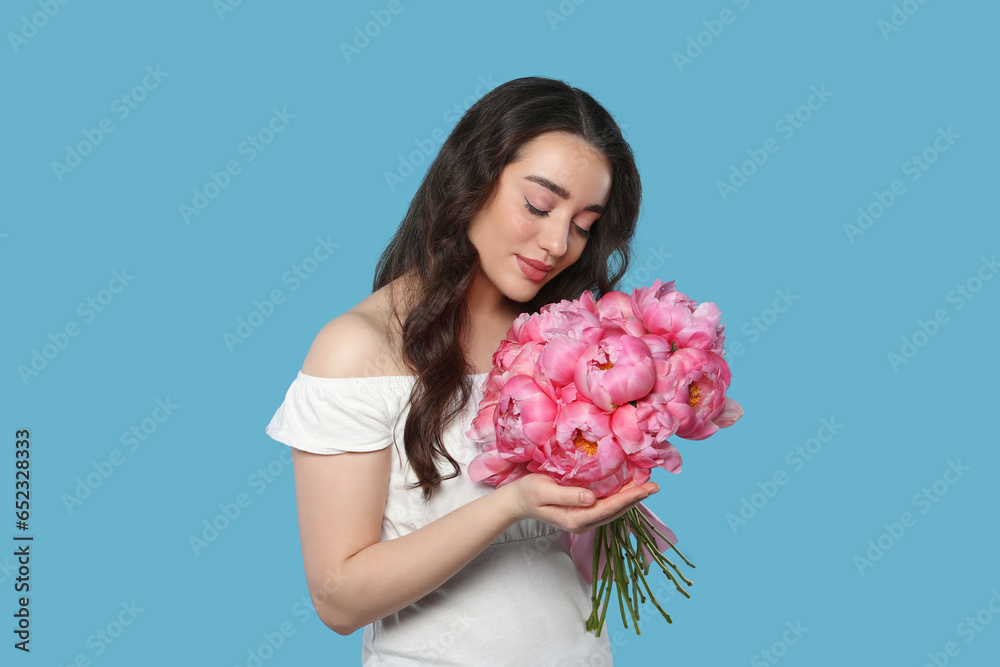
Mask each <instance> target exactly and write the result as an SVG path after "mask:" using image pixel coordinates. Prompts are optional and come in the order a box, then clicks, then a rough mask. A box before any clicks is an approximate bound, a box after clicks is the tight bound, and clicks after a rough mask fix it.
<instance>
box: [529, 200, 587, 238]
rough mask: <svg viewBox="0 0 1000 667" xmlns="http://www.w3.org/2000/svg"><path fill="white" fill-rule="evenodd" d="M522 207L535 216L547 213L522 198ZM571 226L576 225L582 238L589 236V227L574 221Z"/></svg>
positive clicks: (542, 216)
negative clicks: (585, 227)
mask: <svg viewBox="0 0 1000 667" xmlns="http://www.w3.org/2000/svg"><path fill="white" fill-rule="evenodd" d="M524 208H526V209H527V210H528V213H530V214H531V215H535V216H538V217H540V218H544V217H546V216H547V215H548V214H549V212H548V211H542V210H539V209H537V208H535V207H534V206H532V205H531V202H529V201H528V200H527V199H525V200H524ZM573 226H574V227H576V231H577V232H578V233H579V234H580V235H581V236H582V237H583V238H589V237H590V230H589V229H584V228H583V227H581V226H580V225H578V224H576V223H575V222H574V223H573Z"/></svg>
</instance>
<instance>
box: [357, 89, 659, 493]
mask: <svg viewBox="0 0 1000 667" xmlns="http://www.w3.org/2000/svg"><path fill="white" fill-rule="evenodd" d="M550 131H562V132H568V133H570V134H572V135H575V136H577V137H579V138H581V139H583V140H584V141H585V142H586V143H587V144H589V145H590V146H591V147H593V148H594V149H596V150H597V151H598V152H599V153H601V154H603V155H604V157H605V158H607V160H608V162H609V163H610V165H611V179H612V180H611V192H610V194H609V196H608V201H607V205H606V207H605V211H604V213H603V214H602V215H601V218H600V220H599V221H598V222H597V224H595V225H593V227H592V228H591V234H590V237H589V238H588V240H587V244H586V246H585V249H584V251H583V254H582V255H581V257H580V258H579V259H578V260H577V261H576V262H575V263H573V264H572V265H570V266H568V267H566V268H565V269H564V270H563V271H561V272H560V273H559V274H557V275H556V276H555V277H554V278H552V280H550V281H549V282H548V283H546V284H545V285H544V286H543V287H542V288H541V289H540V290H539V291H538V294H537V295H536V296H535V298H534V299H532V300H531V301H529V302H525V303H515V302H513V301H511V302H510V305H511V306H512V308H513V309H514V310H515V311H516V312H522V313H523V312H534V311H537V310H538V309H539V308H541V306H543V305H544V304H547V303H553V302H558V301H561V300H562V299H575V298H577V297H579V296H580V294H581V293H583V291H584V290H591V291H592V292H593V293H594V296H595V297H596V298H599V297H600V296H601V295H603V294H604V293H606V292H609V291H611V290H614V289H616V288H617V285H618V282H619V281H620V280H621V279H622V277H623V276H624V275H625V273H626V271H627V270H628V265H629V260H630V259H631V255H632V250H631V242H632V237H633V235H634V233H635V227H636V222H637V220H638V217H639V206H640V202H641V199H642V187H641V185H640V182H639V172H638V169H637V168H636V164H635V158H634V156H633V154H632V149H631V147H630V146H629V145H628V143H627V142H626V141H625V139H624V138H623V137H622V133H621V129H620V128H619V127H618V124H617V123H616V122H615V120H614V119H613V118H612V116H611V114H609V113H608V112H607V110H605V109H604V107H602V106H601V105H600V104H598V103H597V101H596V100H595V99H594V98H593V97H591V96H590V95H589V94H587V93H586V92H584V91H582V90H580V89H579V88H573V87H571V86H569V85H568V84H566V83H565V82H563V81H560V80H556V79H548V78H541V77H524V78H520V79H514V80H512V81H508V82H506V83H504V84H501V85H499V86H497V87H496V88H494V89H493V90H491V91H490V92H488V93H487V94H486V95H484V96H483V97H482V98H480V99H479V101H477V102H476V103H475V104H473V105H472V107H471V108H469V110H468V111H467V112H466V113H465V115H464V116H462V118H461V119H460V120H459V121H458V124H457V125H456V126H455V128H454V129H453V130H452V132H451V134H450V135H449V136H448V138H447V140H445V142H444V144H443V145H442V146H441V149H440V151H439V152H438V155H437V157H436V158H435V160H434V162H433V163H431V165H430V167H429V168H428V170H427V173H426V175H425V176H424V178H423V181H422V182H421V184H420V187H419V189H418V190H417V192H416V195H414V197H413V201H412V202H411V203H410V207H409V209H408V210H407V212H406V216H405V217H404V218H403V221H402V223H401V224H400V226H399V229H398V230H397V231H396V233H395V235H393V237H392V239H391V240H390V241H389V244H388V246H386V248H385V250H384V251H383V253H382V256H381V257H380V258H379V261H378V265H377V267H376V269H375V278H374V280H373V283H372V291H373V292H374V291H376V290H378V289H380V288H382V287H384V286H385V285H388V284H389V283H391V282H392V281H393V280H395V279H396V278H399V277H401V276H403V275H405V274H409V275H410V276H411V277H414V278H415V279H416V280H414V284H415V285H416V288H415V290H414V293H413V294H412V295H411V298H410V300H409V302H408V303H407V305H406V307H405V309H406V313H405V322H404V321H403V320H402V315H401V313H400V312H399V310H398V309H397V308H396V306H393V316H394V317H395V318H396V322H397V323H398V324H399V326H400V327H401V332H402V340H403V348H402V355H403V358H404V361H405V362H406V363H407V364H408V365H409V366H410V368H411V370H412V371H413V372H414V374H415V375H416V379H415V382H414V385H413V390H412V392H411V394H410V397H409V400H410V412H409V414H408V416H407V419H406V424H405V427H404V430H403V434H404V435H403V438H404V441H405V451H406V455H407V458H408V459H409V462H410V465H411V467H412V468H413V470H414V472H415V473H416V476H417V479H418V480H419V482H418V483H417V484H416V487H419V488H421V489H422V490H423V494H424V498H425V499H428V498H430V497H431V494H432V493H433V491H435V490H436V489H437V488H438V485H439V484H440V483H441V482H442V481H444V480H446V479H451V478H453V477H456V476H458V475H459V474H460V466H459V465H458V463H457V462H456V461H455V459H454V458H452V456H451V455H450V454H449V453H448V451H447V449H446V448H445V446H444V444H443V442H442V440H441V434H442V432H443V430H444V429H445V428H446V427H447V426H448V425H449V424H450V423H451V421H452V420H454V419H455V417H457V416H458V415H459V414H460V413H461V412H462V409H463V406H464V405H465V404H466V403H467V401H468V399H469V396H470V395H471V392H472V390H473V386H472V375H471V374H472V373H473V372H474V369H473V367H472V366H471V365H470V364H469V362H468V360H467V359H466V357H465V354H464V351H463V349H462V344H461V343H462V340H463V337H464V335H465V332H466V330H467V328H468V326H469V317H470V316H469V311H468V307H467V305H466V302H465V293H466V290H467V289H468V287H469V285H470V284H471V282H472V279H473V277H474V276H475V274H476V271H477V270H478V268H479V255H478V253H477V251H476V248H475V246H473V245H472V242H471V241H470V240H469V237H468V234H467V231H468V228H469V223H470V221H471V220H472V219H473V217H474V216H475V215H476V213H478V212H479V211H480V209H482V208H483V207H484V206H485V205H486V203H487V202H488V201H489V199H490V197H491V195H492V194H493V191H494V189H495V188H496V185H497V182H498V180H499V178H500V173H501V171H503V168H504V167H505V166H506V165H508V164H510V163H511V162H516V161H517V160H518V159H519V158H520V157H521V152H522V147H523V146H524V144H525V143H527V142H529V141H530V140H532V139H533V138H535V137H536V136H538V135H539V134H542V133H543V132H550ZM393 302H394V300H393ZM437 461H446V462H447V463H449V464H450V465H451V467H452V468H453V471H452V472H451V473H449V474H447V475H442V473H441V472H440V471H439V470H438V467H437V464H436V462H437Z"/></svg>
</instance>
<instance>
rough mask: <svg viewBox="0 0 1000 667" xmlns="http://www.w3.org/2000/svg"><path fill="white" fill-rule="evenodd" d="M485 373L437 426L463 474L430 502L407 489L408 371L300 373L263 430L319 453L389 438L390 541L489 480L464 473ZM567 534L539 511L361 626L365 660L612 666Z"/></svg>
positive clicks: (386, 525)
mask: <svg viewBox="0 0 1000 667" xmlns="http://www.w3.org/2000/svg"><path fill="white" fill-rule="evenodd" d="M486 375H487V374H486V373H481V374H478V375H474V376H472V378H473V381H474V385H475V388H474V390H473V393H472V395H471V396H470V398H469V403H468V405H466V406H465V408H464V413H463V415H462V416H460V417H459V418H458V419H456V420H455V421H453V422H452V424H451V425H450V426H449V427H448V428H447V429H446V430H445V432H444V433H443V434H442V439H443V442H444V443H445V446H446V447H447V448H448V451H449V453H450V454H451V455H452V456H453V457H454V458H455V460H456V461H457V462H458V463H459V464H460V465H461V468H462V474H461V475H460V476H458V477H456V478H453V479H449V480H445V481H444V482H442V483H441V485H440V487H439V488H438V490H437V491H436V492H435V493H434V495H433V496H432V497H431V499H430V501H428V502H424V500H423V495H422V492H421V491H420V489H410V488H409V487H410V485H411V484H412V483H413V482H415V481H416V476H415V475H414V473H413V471H412V469H411V468H410V465H409V462H408V461H407V458H406V453H405V451H404V449H403V426H404V424H405V422H406V414H407V412H408V410H409V406H408V404H407V403H408V398H409V394H410V390H411V388H412V386H413V382H414V377H413V376H408V375H385V376H377V377H356V378H321V377H315V376H312V375H306V374H304V373H303V372H302V371H299V372H298V374H297V376H296V377H295V379H294V380H293V381H292V383H291V386H290V387H289V388H288V391H287V393H286V394H285V399H284V401H283V402H282V404H281V405H280V407H279V408H278V410H277V412H275V414H274V416H273V417H272V418H271V421H270V423H269V424H268V425H267V427H266V428H265V432H266V433H267V435H269V436H271V437H272V438H274V439H275V440H277V441H278V442H281V443H284V444H286V445H289V446H291V447H295V448H298V449H301V450H304V451H307V452H313V453H316V454H329V455H335V454H339V453H343V452H370V451H375V450H378V449H382V448H384V447H393V449H394V452H393V453H394V456H393V457H392V467H391V469H390V473H389V493H388V497H387V498H386V502H385V511H384V515H383V519H382V539H383V540H391V539H394V538H396V537H400V536H402V535H406V534H407V533H410V532H412V531H415V530H418V529H419V528H420V527H422V526H424V525H426V524H428V523H430V522H431V521H434V520H435V519H437V518H438V517H441V516H444V515H445V514H447V513H448V512H451V511H452V510H454V509H456V508H458V507H460V506H462V505H464V504H466V503H468V502H471V501H472V500H475V499H476V498H479V497H480V496H483V495H485V494H487V493H489V492H490V491H492V490H493V488H492V487H491V486H489V485H487V484H485V483H483V482H473V481H472V480H471V479H469V477H468V476H467V475H466V467H467V466H468V464H469V462H470V461H471V460H472V458H473V457H474V456H475V455H476V454H477V453H478V451H477V449H476V445H475V443H473V442H472V441H471V440H469V439H468V438H467V437H466V436H465V431H466V430H468V427H469V425H471V423H472V418H473V417H474V416H475V413H476V409H477V407H478V405H479V401H480V399H481V398H482V387H481V385H482V382H483V381H484V380H485V379H486ZM393 434H395V443H396V444H395V445H393ZM567 538H568V533H566V532H565V531H562V530H560V529H558V528H556V527H554V526H551V525H549V524H546V523H544V522H541V521H536V520H533V519H528V520H524V521H520V522H518V523H516V524H514V525H513V526H511V527H510V528H509V529H508V530H507V531H506V532H505V533H504V534H503V535H501V536H500V537H499V538H498V539H497V540H495V541H494V542H493V543H492V544H491V545H489V546H488V547H487V548H486V549H485V550H484V551H483V552H482V553H481V554H479V555H478V556H476V558H474V559H473V560H472V561H470V562H469V564H468V565H466V566H465V567H464V568H462V569H461V570H460V571H459V572H457V573H456V574H455V575H454V576H453V577H451V578H450V579H449V580H448V581H446V582H445V583H444V584H443V585H441V586H440V587H439V588H437V589H436V590H434V591H432V592H431V593H429V594H427V595H426V596H424V597H423V598H421V599H420V600H419V601H417V602H415V603H413V604H411V605H409V606H408V607H405V608H403V609H401V610H400V611H398V612H396V613H394V614H391V615H389V616H387V617H385V618H383V619H381V620H378V621H376V622H375V623H372V624H370V625H367V626H365V629H364V636H363V639H362V663H363V665H365V666H368V665H393V666H395V665H442V666H444V665H519V666H520V665H532V666H538V667H542V666H546V665H560V666H562V665H566V666H574V667H575V666H577V665H588V666H590V665H611V664H613V663H612V656H611V646H610V643H609V641H608V630H607V628H605V630H604V631H603V632H602V633H601V637H595V636H594V634H593V633H591V632H587V631H586V629H585V628H584V623H585V621H586V619H587V618H588V617H589V616H590V610H591V601H590V594H591V587H590V585H589V584H587V583H586V582H585V581H584V580H583V578H582V577H581V576H580V574H579V572H578V571H577V568H576V565H575V564H574V563H573V561H572V559H571V558H570V555H569V551H568V539H567Z"/></svg>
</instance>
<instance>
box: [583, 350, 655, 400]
mask: <svg viewBox="0 0 1000 667" xmlns="http://www.w3.org/2000/svg"><path fill="white" fill-rule="evenodd" d="M573 379H574V383H575V384H576V389H577V391H578V392H580V394H582V395H583V396H584V397H586V398H588V399H590V400H591V401H593V402H594V404H595V405H597V406H599V407H600V408H602V409H603V410H607V411H609V412H610V411H612V410H614V409H615V406H616V405H620V404H622V403H626V402H628V401H634V400H636V399H638V398H642V397H643V396H645V395H646V394H648V393H649V390H650V389H652V388H653V384H654V383H655V381H656V370H655V368H654V366H653V356H652V354H651V353H650V351H649V347H648V346H647V345H646V343H644V342H643V341H642V339H641V338H636V337H635V336H629V335H614V336H608V337H607V338H604V339H602V340H600V341H598V342H597V343H594V344H592V345H590V346H588V347H587V349H586V350H584V352H583V355H582V356H581V357H579V359H578V360H577V361H576V369H575V372H574V376H573Z"/></svg>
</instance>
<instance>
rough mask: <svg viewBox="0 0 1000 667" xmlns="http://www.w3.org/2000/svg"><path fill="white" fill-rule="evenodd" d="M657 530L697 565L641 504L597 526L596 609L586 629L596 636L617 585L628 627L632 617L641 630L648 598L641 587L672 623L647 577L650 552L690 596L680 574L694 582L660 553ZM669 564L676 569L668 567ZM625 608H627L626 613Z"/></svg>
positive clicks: (672, 579) (594, 583)
mask: <svg viewBox="0 0 1000 667" xmlns="http://www.w3.org/2000/svg"><path fill="white" fill-rule="evenodd" d="M654 533H655V534H656V535H658V536H659V537H660V538H661V539H662V540H663V541H664V542H666V543H667V544H668V545H670V548H671V549H673V550H674V551H676V552H677V555H679V556H680V557H681V558H683V559H684V562H685V563H687V564H688V565H689V566H690V567H694V563H692V562H691V561H689V560H688V559H687V558H686V557H685V556H684V554H682V553H681V552H680V551H679V550H678V549H677V547H676V546H675V545H674V543H673V542H671V541H670V540H668V539H667V538H666V537H664V536H663V534H662V533H660V531H658V530H657V529H656V527H655V526H654V525H653V524H652V523H651V522H650V521H649V519H648V518H647V517H646V516H645V515H644V514H643V513H642V512H640V511H639V509H638V508H635V507H633V508H632V509H630V510H629V511H628V512H626V513H625V514H624V515H622V516H621V517H619V518H617V519H615V520H614V521H611V522H609V523H607V524H605V525H603V526H598V527H597V529H596V530H595V533H594V570H593V589H592V593H591V600H592V602H593V611H592V613H591V615H590V618H589V619H587V630H588V631H591V632H593V631H596V636H597V637H600V636H601V629H602V628H603V627H604V618H605V616H606V614H607V611H608V603H609V602H610V600H611V589H612V588H615V590H616V592H617V595H618V608H619V611H620V612H621V615H622V622H623V623H624V624H625V627H626V628H627V627H629V619H631V620H632V627H633V628H634V629H635V633H636V634H637V635H639V634H641V633H640V632H639V604H640V603H641V602H645V601H646V596H645V595H644V594H643V592H642V589H645V591H646V593H648V595H649V599H650V601H651V602H652V603H653V605H654V606H655V607H656V609H657V610H659V612H660V614H662V615H663V618H665V619H666V620H667V623H673V621H672V620H671V619H670V616H669V615H668V614H667V612H665V611H664V610H663V608H662V607H661V606H660V603H659V602H657V600H656V596H655V595H653V589H652V587H651V586H650V585H649V581H648V580H647V579H646V575H648V574H649V567H650V565H651V564H652V563H650V562H647V560H646V556H647V554H648V555H649V556H650V557H652V559H653V562H655V563H656V564H657V565H658V566H659V568H660V569H661V570H662V571H663V574H665V575H666V576H667V578H668V579H670V581H672V582H673V584H674V586H676V587H677V590H678V591H680V592H681V593H682V594H683V595H684V596H685V597H688V598H690V597H691V595H690V594H689V593H688V592H687V591H686V590H684V589H683V588H681V585H680V583H678V581H677V577H680V579H681V580H682V581H684V583H686V584H687V585H689V586H691V585H693V584H694V582H692V581H690V580H689V579H688V578H687V577H685V576H684V575H683V574H682V573H681V571H680V570H679V569H677V566H676V565H675V564H674V563H673V562H672V561H671V560H670V559H669V558H667V557H666V556H665V555H663V554H662V553H660V550H659V548H657V544H656V538H655V537H654V535H653V534H654ZM633 537H635V540H636V543H635V545H634V546H633V544H632V538H633ZM601 554H604V557H605V560H604V568H603V570H602V571H601V572H600V574H598V569H599V564H600V559H601ZM667 566H669V567H670V569H672V570H673V572H671V571H670V570H668V569H667ZM674 573H676V574H677V577H675V576H674ZM598 579H600V584H598ZM626 608H627V609H628V614H627V615H626V613H625V610H626Z"/></svg>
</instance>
